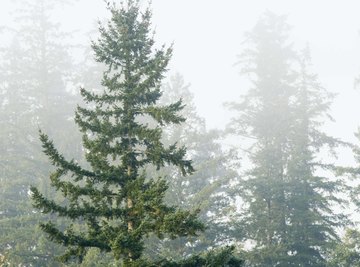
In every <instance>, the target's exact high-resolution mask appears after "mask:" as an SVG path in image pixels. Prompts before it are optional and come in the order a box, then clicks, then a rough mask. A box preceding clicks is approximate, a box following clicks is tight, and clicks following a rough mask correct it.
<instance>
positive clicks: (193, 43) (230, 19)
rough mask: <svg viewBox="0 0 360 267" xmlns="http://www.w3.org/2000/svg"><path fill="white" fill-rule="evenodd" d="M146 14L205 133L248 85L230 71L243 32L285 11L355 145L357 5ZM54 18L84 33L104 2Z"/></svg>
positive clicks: (238, 1) (164, 9)
mask: <svg viewBox="0 0 360 267" xmlns="http://www.w3.org/2000/svg"><path fill="white" fill-rule="evenodd" d="M11 2H12V1H11V0H1V2H0V25H4V24H7V19H9V18H11V16H12V15H11V14H10V13H9V10H10V4H9V3H11ZM143 2H146V1H143ZM152 9H153V25H154V26H155V28H156V33H157V34H156V40H157V41H158V42H159V43H167V44H171V43H172V42H174V57H173V60H172V62H171V65H170V73H175V72H179V73H181V74H182V75H183V76H184V79H185V81H186V82H188V83H190V84H191V90H192V91H193V93H194V95H195V100H196V105H197V107H198V111H199V113H200V115H202V116H203V117H205V118H206V120H207V123H208V126H209V127H210V128H215V127H216V128H223V127H224V126H225V124H226V123H227V122H228V120H229V116H230V113H229V112H228V111H226V110H225V109H224V108H223V106H222V105H223V103H224V102H226V101H233V100H236V99H237V98H238V97H239V96H240V95H241V94H242V93H244V92H246V90H247V88H248V84H247V83H246V82H244V80H243V78H241V77H240V75H239V74H238V72H239V66H234V63H235V62H236V56H237V55H238V54H240V53H241V51H242V46H241V43H242V40H243V34H244V32H245V31H248V30H251V28H252V27H253V26H254V25H255V23H256V21H257V19H258V18H259V16H260V15H261V14H262V13H263V12H264V11H266V10H270V11H273V12H275V13H276V14H279V15H281V14H286V15H287V16H288V23H289V24H290V25H292V26H293V29H292V36H291V40H292V41H293V42H294V44H295V45H296V47H299V48H301V47H303V46H305V44H306V43H309V46H310V48H311V50H312V57H313V63H314V70H315V71H316V72H317V73H318V74H319V80H320V81H321V82H322V84H323V85H324V87H326V88H327V89H328V90H329V91H331V92H337V93H338V96H337V98H336V100H335V102H334V105H333V109H332V115H333V116H334V118H335V119H336V123H333V124H329V125H327V129H328V130H329V131H330V132H331V134H333V135H335V136H341V137H343V138H344V139H346V140H350V141H351V140H354V138H353V132H354V131H355V130H356V128H357V126H358V125H360V104H359V103H360V89H358V90H354V87H353V84H354V79H355V77H356V76H357V75H358V74H360V35H359V30H360V16H359V10H360V1H355V0H352V1H350V0H343V1H340V0H337V1H334V0H316V1H315V0H293V1H289V0H251V1H250V0H248V1H245V0H222V1H220V0H152ZM57 16H58V17H59V18H61V19H62V20H63V22H62V23H63V24H64V25H65V27H66V28H68V29H77V28H79V29H82V30H84V29H90V27H91V25H93V22H94V20H96V19H101V18H103V17H105V16H107V12H106V11H105V4H104V2H103V0H79V1H75V0H74V6H72V7H70V8H64V9H62V10H61V11H59V13H58V14H57ZM79 34H80V32H79ZM75 36H77V34H75ZM85 40H86V39H85ZM0 41H1V38H0Z"/></svg>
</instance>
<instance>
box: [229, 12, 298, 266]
mask: <svg viewBox="0 0 360 267" xmlns="http://www.w3.org/2000/svg"><path fill="white" fill-rule="evenodd" d="M288 31H289V26H288V25H287V24H286V23H285V21H284V17H279V16H276V15H275V14H272V13H270V12H267V13H265V14H264V15H263V16H262V18H261V19H260V20H259V21H258V23H257V24H256V26H255V27H254V29H253V30H252V31H251V32H249V33H248V34H247V41H248V44H249V48H248V49H247V50H245V51H244V53H243V54H242V55H241V58H240V59H241V62H240V63H241V64H242V66H243V69H242V72H243V73H244V74H247V75H249V77H250V78H251V80H252V82H253V84H252V88H251V89H250V90H249V91H248V93H247V94H246V95H245V96H243V99H242V101H241V102H240V103H233V104H231V108H233V109H234V110H236V111H237V112H238V116H237V117H236V118H234V119H233V121H232V122H231V125H230V127H229V130H230V131H231V132H233V133H235V134H237V135H239V136H245V137H250V139H253V140H255V142H254V144H253V145H252V148H251V153H250V155H249V157H250V160H251V162H252V163H253V164H252V167H251V169H250V170H249V171H248V172H247V173H246V174H245V175H244V176H245V177H246V179H243V180H242V181H241V183H240V186H241V190H240V193H241V197H242V199H243V202H244V204H245V205H244V209H243V210H242V216H241V219H240V222H239V225H241V227H242V228H243V229H241V230H239V231H240V232H243V233H244V235H245V238H246V239H248V240H253V241H254V242H255V244H256V245H255V248H254V249H253V250H252V253H251V257H250V258H251V262H252V264H254V266H285V265H284V262H283V259H284V258H286V257H287V250H286V247H285V246H284V242H286V240H287V235H288V233H287V228H286V217H285V215H286V202H285V185H286V173H285V165H286V161H287V156H288V144H289V138H290V137H289V135H290V129H291V121H292V118H291V113H292V112H291V107H290V99H291V97H293V96H294V94H295V89H294V75H293V72H292V71H291V68H290V66H291V64H292V60H293V59H294V57H295V53H294V51H293V50H292V47H291V46H290V45H289V44H288V41H287V35H288ZM279 263H280V264H279Z"/></svg>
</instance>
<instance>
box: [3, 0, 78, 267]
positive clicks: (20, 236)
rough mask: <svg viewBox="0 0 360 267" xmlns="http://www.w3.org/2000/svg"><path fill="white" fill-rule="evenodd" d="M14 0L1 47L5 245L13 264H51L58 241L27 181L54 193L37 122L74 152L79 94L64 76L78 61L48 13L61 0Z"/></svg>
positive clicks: (47, 192)
mask: <svg viewBox="0 0 360 267" xmlns="http://www.w3.org/2000/svg"><path fill="white" fill-rule="evenodd" d="M16 2H17V3H18V4H19V6H17V7H16V10H15V12H14V14H15V15H14V23H13V24H10V23H9V25H7V26H8V28H6V29H7V30H6V31H4V32H3V34H4V36H5V37H8V38H9V39H11V40H9V44H8V45H6V46H5V47H2V48H1V51H0V52H1V55H0V56H1V59H2V60H1V63H0V70H1V71H0V72H1V83H0V88H1V89H0V91H1V104H0V128H1V130H0V136H1V138H0V147H1V148H0V152H1V153H0V167H1V173H0V180H1V182H2V186H1V189H0V250H2V251H4V252H5V251H6V253H7V259H8V261H9V262H10V263H11V264H12V265H29V264H33V265H36V266H47V265H48V264H49V263H48V261H49V260H50V259H52V257H53V255H52V254H53V253H54V249H55V247H58V246H55V247H54V246H53V245H51V243H50V242H46V238H45V236H44V234H42V233H41V231H39V230H38V229H37V224H38V222H39V220H40V218H39V216H38V214H34V213H33V209H32V207H31V204H30V203H29V202H30V201H29V187H30V185H31V184H37V185H39V186H41V187H42V190H43V192H46V194H51V193H50V190H49V188H48V183H47V181H46V182H45V181H44V180H42V178H44V177H46V176H47V175H48V172H49V166H48V164H47V163H46V162H45V157H44V156H43V155H42V153H41V149H40V145H39V143H40V142H38V138H37V135H38V132H37V128H38V125H41V127H44V128H45V129H47V130H49V131H50V129H51V133H53V135H54V138H55V139H56V140H61V141H64V140H65V139H66V141H67V143H68V144H67V145H68V147H71V148H72V149H71V151H69V153H72V152H73V151H74V154H75V153H76V149H75V147H76V146H75V145H74V143H73V142H72V140H73V137H74V136H75V134H73V133H71V134H69V133H70V132H72V130H73V128H72V124H71V123H70V120H69V118H71V116H72V115H73V114H72V112H71V111H70V110H72V109H73V108H74V107H75V104H74V103H75V102H74V101H73V100H74V98H73V96H72V95H70V94H68V93H67V92H66V82H65V81H69V80H70V78H71V77H70V70H71V68H72V64H71V58H70V55H69V51H68V50H69V44H68V43H67V42H66V41H64V38H63V37H64V35H65V33H64V32H62V31H61V27H60V26H61V25H60V24H58V23H56V22H54V20H52V19H51V16H50V15H51V14H52V12H54V9H55V8H56V7H58V5H61V4H62V3H63V1H62V0H49V1H47V0H36V1H35V0H31V1H25V0H24V1H16ZM40 96H41V97H40ZM48 116H51V117H52V118H53V119H51V120H50V119H49V118H48ZM61 143H64V142H61ZM10 248H11V249H10Z"/></svg>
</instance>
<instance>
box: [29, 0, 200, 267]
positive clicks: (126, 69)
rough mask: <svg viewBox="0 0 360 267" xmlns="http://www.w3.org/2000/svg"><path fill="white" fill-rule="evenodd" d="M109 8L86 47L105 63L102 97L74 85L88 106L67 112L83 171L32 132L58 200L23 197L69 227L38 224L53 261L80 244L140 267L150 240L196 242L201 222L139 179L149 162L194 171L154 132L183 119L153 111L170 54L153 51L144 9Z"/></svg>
mask: <svg viewBox="0 0 360 267" xmlns="http://www.w3.org/2000/svg"><path fill="white" fill-rule="evenodd" d="M108 9H109V10H110V12H111V14H112V17H111V19H110V21H109V22H108V23H107V25H100V28H99V29H100V37H99V39H98V40H97V41H96V42H94V43H93V44H92V48H93V50H94V52H95V58H96V60H97V61H98V62H100V63H104V64H105V65H106V66H107V69H106V71H105V72H104V75H103V79H102V85H103V86H104V91H103V92H102V93H100V94H96V93H94V92H91V91H87V90H85V89H81V95H82V96H83V98H84V100H85V101H86V102H87V104H88V106H87V107H78V109H77V111H76V116H75V121H76V123H77V125H78V126H79V128H80V131H81V132H82V134H83V146H84V150H85V153H86V155H85V156H86V160H87V162H88V163H89V165H90V168H84V167H82V166H80V165H79V164H78V163H77V162H76V161H75V160H70V161H69V160H66V159H65V157H64V156H63V155H62V154H61V153H60V152H59V151H58V150H57V149H56V148H55V145H54V143H53V142H52V141H51V140H50V139H49V138H48V136H47V135H46V134H44V133H42V132H40V139H41V142H42V145H43V149H44V153H45V154H46V155H47V156H48V157H49V159H50V160H51V162H52V164H53V165H54V166H55V167H56V170H55V172H53V173H52V174H51V176H50V180H51V184H52V186H53V187H54V188H55V189H56V190H57V191H59V192H61V193H62V195H63V197H64V200H63V201H62V202H61V203H60V202H59V201H54V200H51V199H48V198H46V197H45V196H44V195H43V194H42V193H41V192H40V191H39V190H38V189H37V188H35V187H32V188H31V191H32V199H33V201H34V206H35V207H36V208H38V209H40V210H41V211H42V212H44V213H55V214H57V215H58V216H60V217H65V218H69V219H71V220H73V221H74V224H72V225H69V226H68V227H67V228H66V229H61V228H59V227H57V226H56V224H55V223H54V222H48V223H45V224H41V228H42V230H43V231H44V232H46V233H47V234H48V235H49V237H50V239H51V240H53V241H55V242H57V243H60V244H62V245H64V246H65V247H67V251H66V253H65V254H64V255H63V256H61V257H60V260H62V261H68V260H70V259H72V258H78V259H79V260H80V261H81V260H82V259H83V257H84V256H85V255H86V253H87V250H88V249H89V248H98V249H100V250H101V251H103V252H111V253H112V254H113V256H114V258H115V259H116V260H118V261H119V262H120V263H121V264H123V265H124V266H140V265H141V264H142V263H143V261H144V260H143V259H142V258H141V256H142V253H143V250H144V239H145V238H146V237H147V236H148V235H149V234H155V235H157V236H158V237H160V238H164V237H169V238H176V237H179V236H195V235H196V234H197V233H198V231H202V230H204V225H203V224H202V223H201V222H200V221H199V220H198V219H197V215H198V211H197V210H196V211H183V210H180V209H178V208H176V207H174V206H167V205H165V204H164V201H163V199H164V195H165V192H166V190H167V188H168V185H167V182H166V181H165V179H164V178H162V177H151V178H145V177H146V174H145V171H144V170H145V168H146V167H148V166H156V168H157V169H160V168H162V167H164V166H165V165H175V166H178V167H179V169H180V170H181V173H182V174H183V175H186V174H191V173H192V172H193V171H194V170H193V167H192V165H191V161H190V160H188V159H187V158H186V149H185V147H179V146H178V145H177V144H176V143H175V144H172V145H170V146H165V145H163V144H162V142H161V137H162V128H161V126H163V125H166V124H170V123H173V124H178V123H181V122H183V121H184V118H183V117H181V116H180V115H178V112H179V111H181V110H182V108H183V104H182V102H181V100H180V101H177V102H176V103H173V104H170V105H166V106H159V105H157V101H158V99H159V98H160V96H161V94H162V93H161V90H160V85H161V81H162V78H163V76H164V74H165V72H166V68H167V65H168V62H169V60H170V57H171V54H172V49H171V48H165V47H164V46H162V47H161V48H159V49H155V48H154V39H153V34H152V32H151V30H150V19H151V12H150V10H149V8H147V9H146V10H145V11H144V12H141V11H140V9H139V4H138V1H132V0H129V1H128V2H127V3H125V4H121V5H120V6H117V5H115V4H109V5H108ZM144 118H151V119H152V120H153V121H154V122H155V126H149V124H145V123H142V121H144ZM139 264H140V265H139Z"/></svg>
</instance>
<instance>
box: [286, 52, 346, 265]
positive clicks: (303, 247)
mask: <svg viewBox="0 0 360 267" xmlns="http://www.w3.org/2000/svg"><path fill="white" fill-rule="evenodd" d="M310 64H311V58H310V51H309V49H308V48H306V49H304V50H303V51H302V52H301V53H300V55H299V67H300V68H299V77H298V79H297V86H296V88H297V94H296V100H295V101H294V104H293V107H294V108H293V112H294V125H293V129H292V131H291V132H292V138H291V144H290V147H291V148H290V157H289V160H288V164H287V169H288V172H287V177H288V186H287V191H288V194H287V195H288V197H287V200H286V201H287V210H288V215H287V218H288V221H289V226H288V228H289V229H288V233H289V234H288V249H289V251H290V252H291V253H289V254H290V255H291V256H290V257H289V259H288V264H289V266H299V265H301V264H302V265H304V266H325V264H326V256H325V255H327V253H328V252H329V250H330V249H332V247H333V245H334V244H335V242H336V241H337V240H338V235H337V232H336V228H337V227H341V226H344V225H345V224H346V222H347V220H346V217H345V216H344V215H343V214H342V213H341V212H336V211H335V209H334V207H336V206H341V205H343V204H344V203H345V202H344V200H343V199H342V198H341V197H340V196H339V192H342V193H345V192H346V190H345V189H346V187H345V185H344V184H343V181H342V179H340V178H339V179H335V178H334V177H333V178H331V176H333V175H331V171H333V170H334V169H335V167H334V165H333V164H325V163H324V162H323V161H321V160H319V158H318V152H319V151H320V150H323V151H324V149H325V148H327V149H333V148H335V147H337V146H339V145H344V144H345V143H344V142H341V141H340V140H338V139H336V138H334V137H331V136H329V135H327V134H326V133H324V132H322V131H321V126H322V124H323V120H324V118H326V117H330V115H329V114H328V111H329V107H330V104H331V99H332V95H331V94H330V93H328V92H327V91H326V90H325V88H323V87H322V86H321V84H320V83H319V81H318V80H317V75H316V74H313V73H311V72H310Z"/></svg>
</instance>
